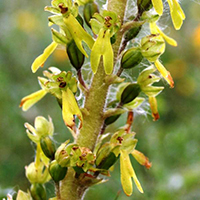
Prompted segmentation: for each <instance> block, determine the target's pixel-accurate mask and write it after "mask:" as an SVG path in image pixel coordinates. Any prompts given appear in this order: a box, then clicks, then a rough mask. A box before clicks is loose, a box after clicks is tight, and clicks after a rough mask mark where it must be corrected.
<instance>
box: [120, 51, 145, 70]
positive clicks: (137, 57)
mask: <svg viewBox="0 0 200 200" xmlns="http://www.w3.org/2000/svg"><path fill="white" fill-rule="evenodd" d="M142 59H143V56H142V53H141V51H140V49H138V48H135V47H133V48H131V49H129V50H127V51H126V52H125V53H124V54H123V56H122V59H121V67H122V68H123V69H129V68H133V67H135V66H137V65H138V64H139V63H140V62H141V61H142Z"/></svg>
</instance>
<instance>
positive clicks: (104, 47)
mask: <svg viewBox="0 0 200 200" xmlns="http://www.w3.org/2000/svg"><path fill="white" fill-rule="evenodd" d="M110 37H111V36H110V30H107V31H104V29H103V28H102V29H101V30H100V32H99V35H98V38H97V40H96V42H95V43H94V46H93V47H92V52H91V56H90V62H91V68H92V71H93V72H94V74H95V73H96V72H97V69H98V66H99V62H100V59H101V56H103V65H104V69H105V72H106V74H111V73H112V71H113V49H112V45H111V43H110Z"/></svg>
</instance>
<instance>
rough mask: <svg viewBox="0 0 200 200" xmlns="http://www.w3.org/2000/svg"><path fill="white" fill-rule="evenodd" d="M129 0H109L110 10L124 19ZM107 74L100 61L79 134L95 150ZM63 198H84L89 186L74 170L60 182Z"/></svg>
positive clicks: (82, 143) (79, 139)
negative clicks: (76, 176) (75, 175)
mask: <svg viewBox="0 0 200 200" xmlns="http://www.w3.org/2000/svg"><path fill="white" fill-rule="evenodd" d="M126 2H127V0H108V10H110V11H114V12H116V13H117V14H118V16H119V17H120V18H121V21H123V18H124V13H125V8H126ZM121 40H122V34H121V33H120V32H119V33H118V35H117V40H116V42H115V44H114V45H113V51H114V59H115V62H116V60H117V56H118V50H119V47H120V44H121ZM105 77H106V74H105V72H104V67H103V62H102V61H101V62H100V65H99V67H98V71H97V73H96V74H95V75H94V77H93V80H92V84H91V87H90V89H89V91H88V93H87V96H86V99H85V105H84V109H85V111H84V114H83V127H82V128H81V130H80V133H79V135H78V136H77V140H76V143H77V144H78V145H80V146H82V147H88V148H89V149H91V150H93V149H94V147H95V144H96V142H97V139H98V136H99V133H100V132H101V128H102V126H103V122H104V118H103V112H104V107H105V103H106V97H107V93H108V88H109V85H108V84H105ZM60 188H61V190H60V193H61V200H66V199H68V200H80V199H83V196H84V192H85V191H86V189H87V187H86V186H84V185H83V184H81V183H80V181H78V179H77V178H75V177H74V172H73V170H69V172H68V173H67V176H66V177H65V178H64V180H62V181H61V183H60Z"/></svg>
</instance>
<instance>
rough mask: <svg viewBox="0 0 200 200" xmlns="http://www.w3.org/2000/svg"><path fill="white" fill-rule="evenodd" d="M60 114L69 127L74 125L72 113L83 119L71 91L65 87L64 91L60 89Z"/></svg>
mask: <svg viewBox="0 0 200 200" xmlns="http://www.w3.org/2000/svg"><path fill="white" fill-rule="evenodd" d="M62 115H63V120H64V122H65V124H66V126H68V127H69V128H72V127H73V126H74V125H75V122H74V115H77V117H78V118H79V119H80V120H81V122H82V120H83V117H82V113H81V111H80V109H79V107H78V104H77V102H76V99H75V97H74V94H73V93H72V91H71V90H70V89H69V88H67V90H66V91H62Z"/></svg>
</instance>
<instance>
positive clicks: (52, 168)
mask: <svg viewBox="0 0 200 200" xmlns="http://www.w3.org/2000/svg"><path fill="white" fill-rule="evenodd" d="M67 170H68V168H67V167H61V166H60V165H59V164H58V163H57V161H56V160H54V161H52V162H51V164H50V165H49V173H50V175H51V177H52V179H53V180H54V181H55V182H59V181H61V180H62V179H64V178H65V175H66V174H67Z"/></svg>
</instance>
